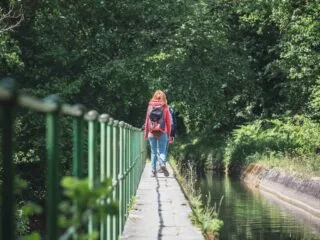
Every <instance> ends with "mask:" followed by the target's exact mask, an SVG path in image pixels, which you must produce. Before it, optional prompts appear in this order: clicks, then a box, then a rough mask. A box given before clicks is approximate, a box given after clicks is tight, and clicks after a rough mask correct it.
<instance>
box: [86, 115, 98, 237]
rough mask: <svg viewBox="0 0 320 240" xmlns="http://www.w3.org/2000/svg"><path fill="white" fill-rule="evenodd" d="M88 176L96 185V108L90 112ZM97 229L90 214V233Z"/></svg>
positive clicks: (92, 183) (88, 116)
mask: <svg viewBox="0 0 320 240" xmlns="http://www.w3.org/2000/svg"><path fill="white" fill-rule="evenodd" d="M86 118H87V120H88V178H89V188H90V189H93V188H94V187H95V179H96V177H97V118H98V113H97V111H95V110H91V111H90V112H88V114H87V116H86ZM94 229H95V224H94V221H93V215H92V214H90V216H89V222H88V234H89V235H91V234H92V233H93V231H94ZM90 239H91V237H90Z"/></svg>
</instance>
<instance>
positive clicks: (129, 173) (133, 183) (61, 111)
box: [0, 79, 146, 240]
mask: <svg viewBox="0 0 320 240" xmlns="http://www.w3.org/2000/svg"><path fill="white" fill-rule="evenodd" d="M0 107H1V132H2V136H1V137H2V146H1V151H2V152H1V153H2V168H3V176H2V187H1V188H2V189H1V190H2V192H1V208H0V209H1V225H0V226H1V229H0V231H1V233H0V234H1V235H0V239H5V240H13V239H16V234H15V233H16V231H15V230H16V229H15V225H16V224H15V211H16V210H15V196H14V190H15V189H14V188H15V186H14V178H15V171H14V164H13V138H14V136H13V134H14V120H15V116H14V111H15V109H17V108H19V107H24V108H27V109H29V110H32V111H35V112H40V113H43V114H45V115H46V122H45V123H44V124H46V149H47V164H48V165H47V167H48V176H47V204H46V206H47V207H46V211H45V212H46V227H47V229H46V233H45V239H49V240H51V239H52V240H56V239H69V238H70V239H76V238H77V237H76V236H77V235H76V231H77V229H73V230H72V229H71V231H68V232H65V233H64V234H59V232H60V233H61V229H59V227H58V214H59V211H58V205H59V199H60V196H59V195H60V191H59V185H60V176H59V174H58V172H59V171H60V170H61V169H59V156H61V155H60V154H61V152H60V151H59V142H61V141H64V139H60V134H59V133H60V132H61V131H62V129H61V125H60V122H59V120H60V118H63V117H64V116H71V117H72V122H70V124H72V128H73V139H72V142H73V159H72V172H73V176H75V177H78V178H84V177H87V178H88V179H89V183H88V184H89V188H95V187H96V185H97V182H98V183H99V182H103V181H104V180H105V179H106V177H109V178H111V179H112V188H113V190H112V193H111V195H110V196H109V197H108V199H103V200H102V201H108V200H112V201H114V200H115V201H118V202H119V213H118V215H114V216H106V217H105V218H102V219H100V220H99V222H94V221H93V220H92V219H90V218H89V221H88V223H87V224H88V227H87V229H88V230H87V231H88V233H89V234H90V233H92V232H93V231H98V232H99V239H108V240H115V239H118V237H119V236H120V234H121V232H122V230H123V227H124V224H125V221H126V217H127V215H128V207H129V203H130V199H131V198H132V197H133V196H134V195H135V192H136V189H137V187H138V184H139V181H140V177H141V174H142V171H143V168H144V164H145V158H146V155H145V154H146V153H145V150H146V146H145V144H146V143H145V141H144V139H143V131H141V129H138V128H135V127H133V126H130V125H129V124H127V123H124V122H122V121H120V122H119V121H118V120H114V119H112V118H111V117H110V116H109V115H108V114H98V113H97V112H96V111H95V110H91V111H85V108H84V107H83V106H81V105H74V106H71V105H68V104H61V103H60V102H59V100H58V99H57V98H56V97H54V96H51V97H48V98H46V99H45V100H39V99H36V98H33V97H30V96H27V95H23V94H20V93H18V91H16V89H15V87H14V82H13V81H10V80H8V79H6V80H4V81H3V83H2V85H1V86H0ZM86 122H87V126H86ZM86 129H87V131H85V130H86ZM86 135H87V136H86ZM85 137H87V138H88V144H84V142H85V141H84V140H85ZM85 147H86V148H87V149H85ZM84 151H87V153H88V159H87V161H88V164H87V167H88V171H87V172H88V176H84V161H85V159H84ZM96 169H100V172H97V171H96ZM92 214H93V213H92ZM69 230H70V229H69Z"/></svg>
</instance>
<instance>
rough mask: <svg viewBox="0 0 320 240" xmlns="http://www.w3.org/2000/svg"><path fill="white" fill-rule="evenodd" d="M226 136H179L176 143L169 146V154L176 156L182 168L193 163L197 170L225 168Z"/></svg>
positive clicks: (219, 169)
mask: <svg viewBox="0 0 320 240" xmlns="http://www.w3.org/2000/svg"><path fill="white" fill-rule="evenodd" d="M224 149H225V138H224V137H223V136H221V135H215V136H214V137H212V138H210V139H208V138H203V137H198V138H191V137H181V136H179V137H177V138H176V140H175V142H174V144H171V145H170V146H169V154H170V155H172V156H173V157H174V159H175V160H176V161H177V162H178V164H179V166H180V167H181V168H184V169H186V168H188V166H189V165H190V164H191V165H192V166H194V167H195V170H196V172H198V173H200V172H204V171H205V169H215V170H218V171H221V170H223V169H224V163H223V155H224Z"/></svg>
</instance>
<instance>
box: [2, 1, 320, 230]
mask: <svg viewBox="0 0 320 240" xmlns="http://www.w3.org/2000/svg"><path fill="white" fill-rule="evenodd" d="M0 7H1V8H0V56H1V61H0V76H2V77H6V76H10V77H13V78H14V79H16V81H17V82H18V84H19V89H20V90H21V91H22V92H24V93H28V94H31V95H33V96H36V97H38V98H44V97H46V96H47V95H49V94H52V93H55V94H58V95H59V96H60V97H61V99H62V100H63V101H64V102H67V103H70V104H75V103H82V104H84V105H85V106H86V107H87V108H88V109H95V110H97V111H98V112H99V113H109V114H110V115H111V116H112V117H114V118H116V119H120V120H124V121H126V122H128V123H130V124H132V125H134V126H136V127H141V126H142V124H143V122H144V117H145V110H146V106H147V103H148V101H149V99H150V97H151V96H152V93H153V92H154V91H155V90H156V89H163V90H165V92H166V93H167V97H168V101H169V103H170V104H171V105H173V106H174V109H175V111H176V113H177V116H178V119H179V122H178V123H179V126H178V137H177V140H178V139H179V138H180V139H181V145H178V143H177V145H176V146H184V148H180V150H181V151H182V149H184V150H185V151H186V152H184V153H183V154H184V155H183V156H182V160H181V161H184V159H185V158H190V159H191V160H192V157H191V156H190V155H192V154H190V152H189V153H188V152H187V151H188V149H189V150H191V151H195V150H196V149H198V150H199V149H202V148H201V147H204V145H205V146H206V147H205V148H206V149H215V150H212V151H213V152H211V154H213V157H212V156H211V158H210V160H208V158H205V159H202V160H201V161H199V160H198V159H193V160H194V162H195V163H196V164H197V165H198V166H200V167H201V168H202V167H204V166H207V167H214V166H213V165H214V164H222V165H224V166H225V163H227V164H229V167H230V169H231V172H232V169H234V170H235V171H236V170H237V169H238V167H239V166H242V165H243V164H244V163H248V162H250V161H255V160H257V159H258V160H266V159H270V158H272V159H278V160H279V161H281V160H282V159H286V160H287V161H289V162H290V161H294V162H295V163H297V164H298V166H299V164H300V166H301V165H304V166H307V169H308V171H309V170H310V171H311V172H312V173H314V174H318V173H319V172H320V166H319V165H320V163H319V162H320V160H319V157H318V155H317V152H318V150H319V147H320V134H319V133H320V130H319V125H318V123H317V122H318V120H319V117H320V1H319V0H282V1H273V0H242V1H239V0H199V1H192V0H164V1H152V0H141V1H128V0H109V1H104V0H100V1H86V0H69V1H57V0H56V1H51V0H42V1H38V0H25V1H17V0H4V1H1V3H0ZM62 121H63V124H65V127H64V129H65V131H63V135H64V137H65V139H70V140H65V141H63V142H61V143H60V144H61V147H62V149H63V151H64V154H63V157H62V159H61V164H62V166H63V168H62V169H63V173H64V174H68V172H69V171H70V158H71V152H70V149H71V147H70V146H71V138H70V136H71V132H72V128H71V127H72V126H71V125H70V124H68V119H67V118H64V119H63V120H62ZM43 122H44V118H43V116H41V115H40V114H36V113H34V112H30V111H27V110H19V112H18V113H17V121H16V127H15V131H16V143H17V144H16V154H15V159H14V160H15V163H16V165H17V168H18V171H19V174H20V175H21V176H22V177H23V178H24V179H27V180H29V181H30V182H31V184H30V185H29V190H28V191H25V192H23V193H21V196H20V198H21V199H31V200H34V201H36V202H40V203H41V202H43V200H44V199H45V196H46V192H45V191H46V190H45V187H44V183H45V169H46V164H45V149H44V146H43V142H44V125H43ZM197 144H198V145H199V144H200V145H201V146H200V148H199V146H197V147H195V145H197ZM185 146H188V147H189V148H188V147H185ZM317 149H318V150H317ZM180 150H179V149H178V147H177V148H176V149H175V152H176V154H178V155H179V154H180V157H181V152H180V153H179V151H180ZM208 151H209V152H210V151H211V150H208ZM177 152H178V153H177ZM301 159H303V161H302V160H301ZM30 188H31V189H30ZM30 190H31V191H30ZM35 227H41V226H35ZM26 231H27V229H26Z"/></svg>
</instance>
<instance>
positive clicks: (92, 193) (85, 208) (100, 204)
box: [59, 176, 118, 239]
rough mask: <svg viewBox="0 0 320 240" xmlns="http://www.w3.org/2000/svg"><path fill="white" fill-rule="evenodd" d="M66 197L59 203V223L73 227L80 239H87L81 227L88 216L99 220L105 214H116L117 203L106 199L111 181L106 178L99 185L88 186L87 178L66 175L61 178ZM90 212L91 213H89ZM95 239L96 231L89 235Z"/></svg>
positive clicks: (63, 226)
mask: <svg viewBox="0 0 320 240" xmlns="http://www.w3.org/2000/svg"><path fill="white" fill-rule="evenodd" d="M61 185H62V187H63V188H64V196H65V197H66V198H65V199H64V200H63V201H62V202H61V204H60V210H61V212H62V213H61V214H60V216H59V225H60V227H62V228H64V229H74V230H75V232H76V233H77V235H78V236H79V238H80V239H87V238H88V235H87V234H86V231H83V227H84V226H85V224H87V222H88V220H89V218H90V216H92V218H93V220H94V221H95V220H99V219H101V217H105V216H106V215H116V214H118V203H117V202H114V201H110V202H109V201H107V197H108V196H109V195H110V194H111V193H112V181H111V180H110V179H108V178H107V179H106V180H105V181H104V182H103V183H101V184H100V185H99V186H96V187H94V188H90V187H89V184H88V179H77V178H76V177H69V176H66V177H64V178H63V179H62V180H61ZM91 214H92V215H91ZM91 237H92V239H97V238H98V235H97V233H94V235H93V236H91Z"/></svg>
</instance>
